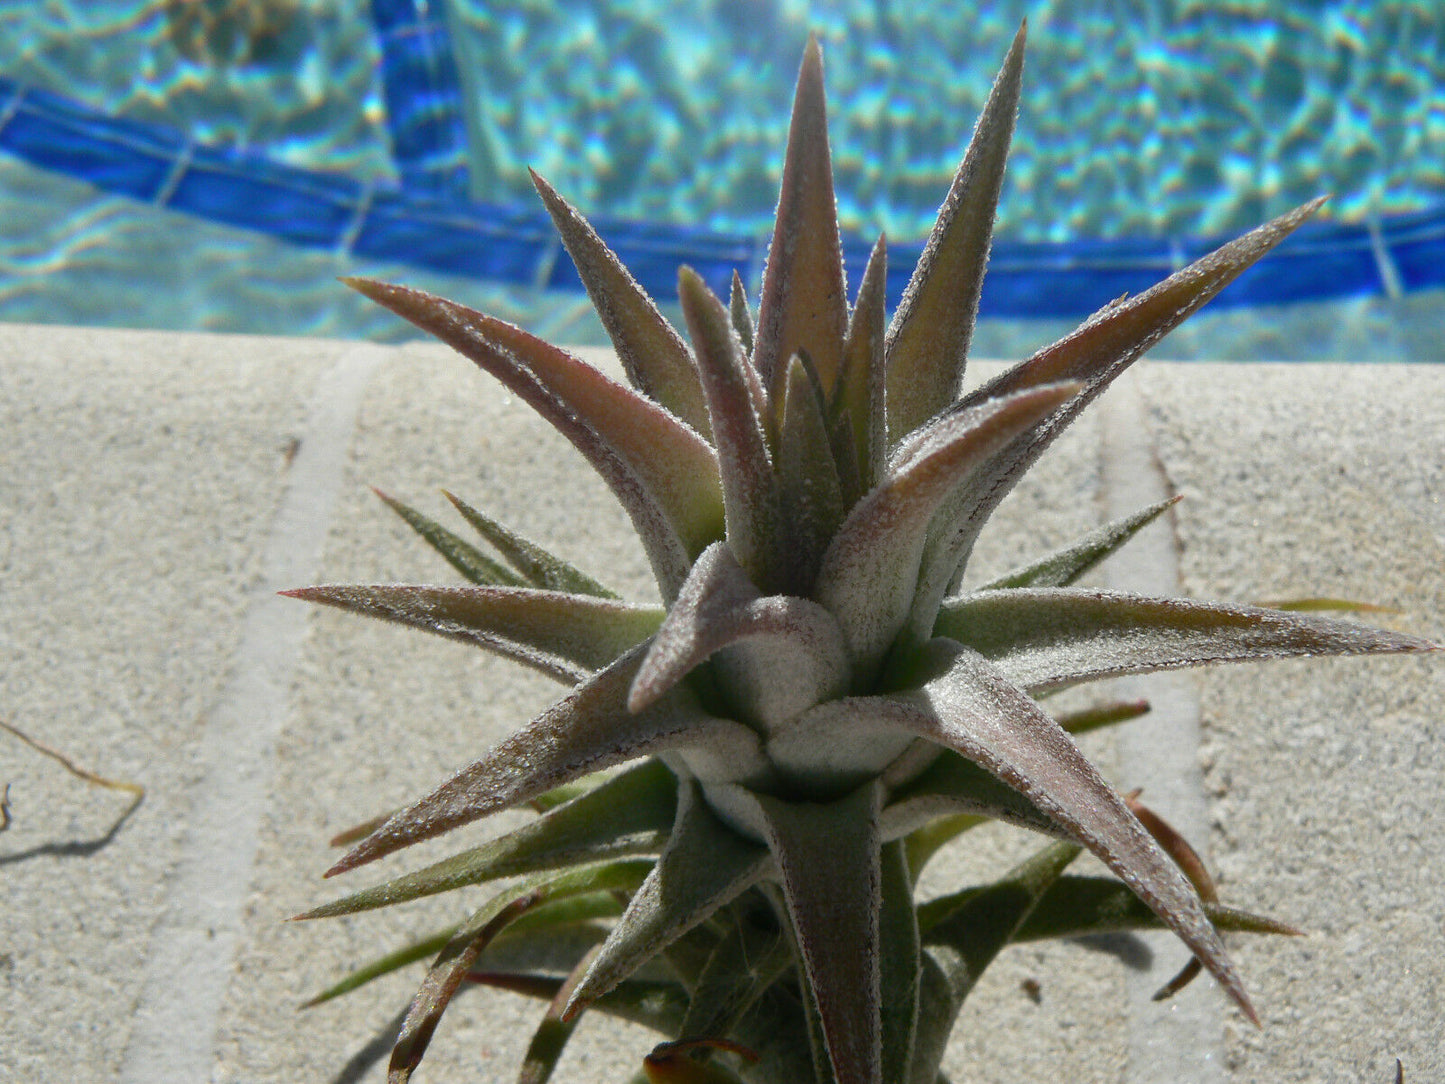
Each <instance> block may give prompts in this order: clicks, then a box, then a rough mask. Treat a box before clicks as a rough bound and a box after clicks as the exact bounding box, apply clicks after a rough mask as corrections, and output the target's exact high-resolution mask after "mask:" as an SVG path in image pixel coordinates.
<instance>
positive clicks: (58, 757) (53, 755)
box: [0, 719, 146, 831]
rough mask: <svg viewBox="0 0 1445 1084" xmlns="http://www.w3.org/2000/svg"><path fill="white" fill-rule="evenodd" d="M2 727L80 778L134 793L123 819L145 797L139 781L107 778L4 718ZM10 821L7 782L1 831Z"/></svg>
mask: <svg viewBox="0 0 1445 1084" xmlns="http://www.w3.org/2000/svg"><path fill="white" fill-rule="evenodd" d="M0 729H3V730H6V731H9V732H10V733H11V734H13V735H15V737H17V738H19V739H20V740H21V741H23V742H24V743H25V744H26V745H28V746H30V748H32V749H34V750H35V751H36V752H37V753H42V754H44V755H45V756H47V757H49V758H50V759H51V760H54V761H58V762H59V763H60V765H61V767H63V768H64V769H65V770H66V771H68V772H69V773H70V774H71V775H74V776H78V777H79V778H81V779H84V780H85V781H86V782H87V783H93V784H94V785H95V786H97V787H105V788H107V789H109V790H120V791H125V792H126V793H127V794H130V795H133V797H132V798H131V802H130V805H128V806H127V807H126V810H125V812H124V813H123V814H121V818H120V819H121V820H122V821H124V820H125V819H126V818H127V817H129V816H130V815H131V813H132V812H133V811H134V810H135V807H136V806H138V805H140V804H141V801H142V799H144V798H145V795H146V790H145V787H143V786H141V785H140V784H139V783H127V782H125V781H124V780H122V779H107V778H106V777H105V776H103V775H97V774H96V773H95V772H92V771H89V770H88V769H85V768H82V767H81V766H80V765H79V764H77V763H75V761H73V760H71V759H70V758H69V757H68V756H66V755H65V754H64V753H62V752H61V751H60V750H59V749H53V748H51V747H50V746H48V745H46V744H45V743H44V742H42V741H36V740H35V739H34V738H32V737H31V736H30V735H29V734H26V733H25V732H24V731H22V730H20V729H19V728H18V727H16V726H14V725H12V724H11V723H7V722H5V721H4V720H3V719H0ZM10 823H11V811H10V784H9V783H6V784H5V798H4V800H3V801H0V831H4V830H5V829H6V828H9V827H10Z"/></svg>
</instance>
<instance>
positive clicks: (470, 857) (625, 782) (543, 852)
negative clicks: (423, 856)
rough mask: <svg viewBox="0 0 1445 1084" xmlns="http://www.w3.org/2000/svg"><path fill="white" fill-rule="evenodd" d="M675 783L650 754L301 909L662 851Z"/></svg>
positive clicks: (310, 914) (391, 898)
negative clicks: (444, 850) (497, 828)
mask: <svg viewBox="0 0 1445 1084" xmlns="http://www.w3.org/2000/svg"><path fill="white" fill-rule="evenodd" d="M676 791H677V782H676V779H675V778H674V776H673V774H672V772H670V771H668V770H667V768H665V767H664V766H663V765H662V764H661V763H659V762H658V761H655V760H649V761H646V762H644V763H642V764H639V765H637V766H636V767H633V768H629V769H627V770H626V771H624V772H620V773H618V775H616V776H614V777H613V778H612V779H609V780H607V781H606V782H605V783H603V784H601V785H600V786H598V787H596V788H594V789H592V790H589V791H588V792H587V793H585V794H582V795H580V796H579V797H577V798H574V799H573V800H572V801H570V802H568V803H567V804H566V805H562V806H558V807H557V808H556V809H553V810H551V811H550V812H548V813H546V814H544V815H543V816H541V817H538V818H537V819H536V820H534V821H529V822H528V823H526V824H524V825H522V826H521V827H520V828H517V829H515V830H513V831H511V832H508V833H507V834H506V835H504V836H501V837H499V838H497V839H494V840H489V841H488V842H486V843H483V844H481V845H480V846H478V847H471V848H468V849H467V850H464V851H461V852H459V853H457V854H454V855H450V856H449V857H447V858H444V859H442V860H441V861H440V862H435V863H433V864H432V865H430V866H427V867H425V868H424V869H420V870H416V871H415V872H413V873H407V874H404V875H403V876H401V877H397V878H394V879H393V880H390V881H387V882H385V883H384V884H380V885H376V886H374V887H372V888H368V889H363V890H362V891H360V892H356V893H353V894H352V895H349V896H346V897H344V898H342V899H340V900H336V901H334V902H332V903H328V904H323V905H322V906H320V907H316V908H313V909H312V910H310V911H307V912H305V913H304V914H302V915H298V916H297V917H298V918H303V919H312V918H330V917H333V916H335V915H347V914H354V913H356V912H358V911H368V910H371V909H373V908H376V907H390V906H391V905H393V904H397V903H404V902H406V901H408V900H414V899H420V898H421V897H423V896H431V895H435V894H436V893H438V892H450V891H452V890H453V889H457V888H462V887H464V886H465V885H472V884H480V883H481V882H483V881H492V880H497V879H499V878H502V877H515V876H517V875H519V874H523V873H535V872H537V871H539V870H548V869H559V868H562V867H564V866H572V865H581V864H584V863H585V864H592V863H596V862H599V861H605V860H609V859H617V858H623V857H626V856H630V855H639V854H656V853H658V852H659V851H660V850H661V849H662V846H663V844H664V843H665V842H666V840H667V836H668V833H669V831H670V829H671V826H672V822H673V817H674V816H675V813H676V808H677V794H676Z"/></svg>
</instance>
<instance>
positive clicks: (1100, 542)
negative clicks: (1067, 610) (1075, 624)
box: [978, 497, 1183, 591]
mask: <svg viewBox="0 0 1445 1084" xmlns="http://www.w3.org/2000/svg"><path fill="white" fill-rule="evenodd" d="M1181 500H1183V498H1182V497H1168V498H1166V499H1164V500H1162V501H1159V502H1158V503H1157V504H1151V505H1150V506H1149V507H1148V508H1141V509H1140V510H1139V511H1137V512H1135V513H1134V514H1133V515H1130V516H1125V517H1123V518H1122V519H1116V520H1114V521H1113V522H1112V523H1106V524H1104V526H1102V527H1100V528H1098V529H1097V530H1094V531H1090V532H1089V533H1088V534H1086V535H1084V537H1082V538H1080V539H1079V540H1078V541H1077V542H1075V543H1073V544H1072V545H1070V546H1065V547H1064V548H1063V549H1061V550H1056V551H1055V552H1053V553H1051V554H1049V555H1047V556H1046V557H1042V558H1040V559H1039V560H1037V561H1033V562H1031V563H1029V564H1027V565H1024V566H1023V567H1022V568H1016V569H1014V570H1013V571H1011V572H1008V573H1005V574H1004V575H1003V576H1000V577H999V578H998V579H996V580H990V581H989V582H988V583H986V584H983V585H981V586H980V587H979V588H978V590H980V591H993V590H1003V589H1005V588H1015V587H1067V586H1069V584H1071V583H1073V582H1074V581H1075V580H1077V579H1078V578H1079V577H1080V576H1082V575H1084V573H1086V572H1088V571H1089V570H1090V569H1092V568H1093V567H1094V566H1095V565H1097V564H1098V563H1099V562H1100V561H1103V560H1105V559H1106V558H1108V557H1112V556H1113V555H1114V554H1115V553H1117V552H1118V551H1119V550H1120V549H1122V548H1123V546H1124V545H1125V544H1126V543H1127V542H1128V541H1129V540H1130V539H1132V538H1133V537H1134V536H1135V535H1136V534H1138V533H1139V532H1140V531H1141V530H1143V529H1144V528H1145V527H1147V526H1148V525H1149V524H1151V523H1153V522H1154V520H1156V519H1157V518H1158V517H1159V516H1161V515H1163V514H1164V512H1165V511H1167V510H1168V509H1170V508H1172V507H1174V505H1176V504H1178V503H1179V502H1180V501H1181Z"/></svg>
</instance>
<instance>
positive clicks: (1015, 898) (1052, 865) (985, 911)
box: [918, 842, 1082, 1004]
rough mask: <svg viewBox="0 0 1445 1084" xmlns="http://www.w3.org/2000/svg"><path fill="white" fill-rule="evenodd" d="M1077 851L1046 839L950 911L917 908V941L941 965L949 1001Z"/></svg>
mask: <svg viewBox="0 0 1445 1084" xmlns="http://www.w3.org/2000/svg"><path fill="white" fill-rule="evenodd" d="M1081 850H1082V848H1081V847H1080V846H1079V845H1078V844H1077V843H1068V842H1059V843H1051V844H1049V845H1048V846H1047V847H1044V848H1043V849H1042V850H1039V851H1037V852H1036V853H1035V854H1033V855H1031V856H1029V857H1028V858H1027V859H1025V860H1024V861H1023V862H1021V863H1019V865H1017V866H1015V867H1014V868H1013V869H1012V870H1010V871H1009V872H1008V873H1006V874H1005V875H1004V876H1003V877H1001V878H1000V879H999V880H997V881H995V882H994V883H993V884H991V885H987V886H985V887H983V888H981V889H979V890H978V891H977V892H975V893H973V894H971V895H969V896H967V897H965V898H963V899H962V900H960V901H959V905H958V906H956V907H955V908H954V909H953V910H951V911H948V912H944V911H943V910H942V909H941V908H934V909H932V910H931V911H930V912H929V913H925V909H924V908H920V909H919V916H918V917H919V927H920V929H922V930H923V931H924V932H923V941H924V943H925V944H926V945H928V946H929V948H930V950H931V951H930V955H932V956H933V958H934V960H935V961H936V962H938V963H939V964H940V966H941V967H942V968H943V972H944V975H945V976H946V977H947V979H948V984H949V987H950V990H951V992H952V994H953V1001H954V1003H955V1004H957V1003H960V1002H962V1001H963V999H964V998H966V997H967V996H968V993H969V991H970V990H972V989H973V986H974V984H975V983H977V982H978V980H979V977H980V976H981V975H982V974H983V972H984V970H985V969H986V968H987V967H988V965H989V964H990V963H992V962H993V959H994V957H995V956H997V955H998V954H999V953H1000V952H1002V951H1003V949H1004V948H1006V947H1007V946H1008V944H1009V942H1010V941H1013V940H1014V939H1015V938H1016V937H1017V935H1018V932H1019V930H1020V928H1021V927H1022V926H1023V925H1024V923H1025V922H1026V921H1027V920H1028V917H1029V915H1030V914H1031V913H1032V912H1033V911H1034V909H1035V908H1036V907H1037V906H1038V905H1039V903H1040V901H1041V900H1042V899H1043V898H1044V896H1045V895H1046V894H1047V892H1048V891H1049V890H1050V889H1051V888H1052V887H1053V886H1054V885H1055V884H1057V883H1058V880H1059V877H1060V876H1061V875H1062V874H1063V872H1064V870H1065V869H1066V868H1067V867H1068V865H1069V863H1070V862H1072V861H1073V860H1074V859H1075V858H1076V857H1078V855H1079V853H1080V851H1081ZM925 922H926V923H927V924H926V925H925Z"/></svg>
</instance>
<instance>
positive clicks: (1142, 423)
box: [1096, 372, 1227, 1084]
mask: <svg viewBox="0 0 1445 1084" xmlns="http://www.w3.org/2000/svg"><path fill="white" fill-rule="evenodd" d="M1096 409H1097V410H1098V411H1099V416H1100V430H1101V434H1102V439H1101V448H1100V452H1101V457H1102V462H1103V466H1102V480H1103V488H1104V504H1105V519H1106V521H1107V520H1114V519H1118V518H1121V517H1123V516H1127V515H1129V514H1131V513H1133V512H1137V511H1138V510H1139V509H1140V508H1143V507H1146V506H1148V505H1150V504H1154V503H1155V502H1157V501H1161V500H1164V499H1165V498H1167V497H1170V496H1172V495H1173V492H1172V487H1171V486H1170V484H1169V480H1168V478H1167V476H1166V475H1165V472H1164V467H1163V465H1162V464H1161V462H1160V461H1159V456H1158V452H1157V449H1156V447H1155V444H1154V441H1153V439H1152V436H1151V433H1150V429H1149V423H1148V418H1147V416H1146V405H1145V402H1144V397H1143V394H1142V392H1141V390H1140V388H1139V381H1138V379H1137V376H1136V374H1134V373H1132V372H1131V373H1126V374H1125V375H1124V376H1123V377H1122V378H1121V379H1119V380H1118V381H1116V383H1115V385H1114V386H1113V387H1112V388H1110V389H1109V391H1108V392H1107V393H1106V394H1105V395H1104V396H1103V397H1102V398H1101V399H1100V400H1099V402H1098V405H1097V407H1096ZM1105 568H1106V573H1105V575H1106V582H1107V583H1108V586H1110V587H1111V588H1116V589H1119V590H1130V591H1138V592H1141V593H1146V594H1151V595H1169V596H1178V595H1181V594H1183V593H1184V591H1183V588H1182V584H1181V583H1180V576H1179V556H1178V542H1177V539H1176V537H1175V534H1174V522H1173V515H1172V512H1170V513H1166V514H1165V519H1164V521H1163V522H1162V523H1155V524H1153V525H1151V527H1150V528H1148V529H1146V530H1144V531H1141V532H1140V533H1139V535H1138V536H1137V537H1136V538H1134V539H1133V540H1132V541H1131V542H1130V543H1129V545H1128V547H1127V548H1126V549H1125V550H1124V551H1123V552H1122V553H1121V554H1119V555H1118V556H1116V557H1115V558H1114V559H1113V560H1112V561H1110V562H1108V563H1107V564H1106V566H1105ZM1114 686H1115V689H1116V691H1117V692H1118V693H1119V694H1120V695H1121V696H1123V697H1126V698H1133V697H1142V698H1143V699H1146V700H1148V701H1149V705H1150V711H1149V714H1148V715H1146V716H1144V717H1143V718H1141V719H1136V720H1134V721H1133V722H1131V723H1130V724H1129V725H1128V726H1126V727H1123V728H1121V730H1120V732H1119V736H1118V742H1119V757H1120V761H1121V769H1122V772H1123V775H1124V785H1125V786H1130V787H1132V786H1142V787H1145V788H1146V791H1145V793H1144V795H1143V798H1144V800H1145V801H1146V802H1147V803H1148V804H1149V805H1150V807H1151V808H1152V809H1154V810H1155V812H1157V813H1159V814H1160V815H1161V816H1163V817H1164V818H1165V819H1166V820H1168V821H1169V822H1170V823H1171V824H1172V825H1173V826H1174V827H1175V828H1176V829H1178V830H1179V832H1181V833H1182V834H1183V836H1184V837H1185V838H1186V839H1188V840H1190V841H1192V842H1194V844H1195V845H1196V846H1201V847H1202V846H1203V842H1204V841H1205V840H1206V839H1207V838H1208V833H1209V805H1208V801H1207V799H1206V796H1205V793H1204V782H1203V778H1202V776H1201V774H1200V771H1199V747H1200V740H1201V734H1200V718H1199V696H1198V693H1197V691H1196V689H1195V687H1194V686H1193V684H1192V683H1191V681H1190V679H1189V677H1188V676H1187V675H1186V674H1180V673H1170V672H1166V673H1161V674H1150V675H1145V676H1142V677H1137V678H1128V679H1121V680H1118V681H1116V682H1115V683H1114ZM1142 937H1143V940H1144V941H1145V943H1146V944H1147V945H1148V946H1149V948H1150V949H1151V951H1152V955H1153V957H1154V958H1155V959H1156V960H1165V961H1167V960H1172V959H1174V958H1176V957H1181V953H1180V951H1179V943H1178V941H1177V940H1176V939H1175V938H1174V937H1173V936H1172V935H1170V934H1168V933H1164V932H1162V931H1161V932H1158V933H1150V934H1146V935H1142ZM1183 962H1184V959H1183V958H1182V957H1181V958H1180V959H1179V963H1180V964H1182V963H1183ZM1166 967H1167V965H1166ZM1160 970H1161V969H1159V968H1148V969H1144V970H1131V971H1130V972H1129V975H1128V979H1127V983H1126V988H1127V991H1128V1001H1129V1058H1128V1063H1127V1069H1126V1077H1125V1079H1126V1080H1127V1081H1128V1082H1129V1084H1154V1082H1157V1081H1160V1080H1172V1081H1175V1082H1176V1084H1220V1082H1222V1081H1223V1080H1224V1079H1225V1072H1224V1059H1223V1057H1222V1054H1223V1027H1224V1013H1225V1011H1227V1010H1226V1009H1225V1006H1224V1005H1223V1004H1222V1001H1221V998H1220V996H1219V995H1218V994H1217V992H1216V991H1215V990H1214V989H1212V988H1211V987H1212V986H1213V983H1211V982H1209V981H1208V980H1207V979H1201V980H1199V981H1198V982H1197V983H1196V989H1193V990H1189V991H1187V992H1181V993H1180V994H1178V995H1176V996H1175V997H1174V998H1173V999H1172V1000H1171V1001H1169V1002H1166V1003H1164V1004H1162V1005H1161V1003H1160V1002H1157V1001H1155V1000H1154V992H1155V991H1156V990H1158V989H1159V987H1160V986H1161V985H1162V981H1163V980H1162V978H1161V974H1160ZM1200 988H1204V989H1203V991H1202V992H1203V993H1204V994H1205V996H1202V997H1201V996H1200V993H1201V989H1200Z"/></svg>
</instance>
